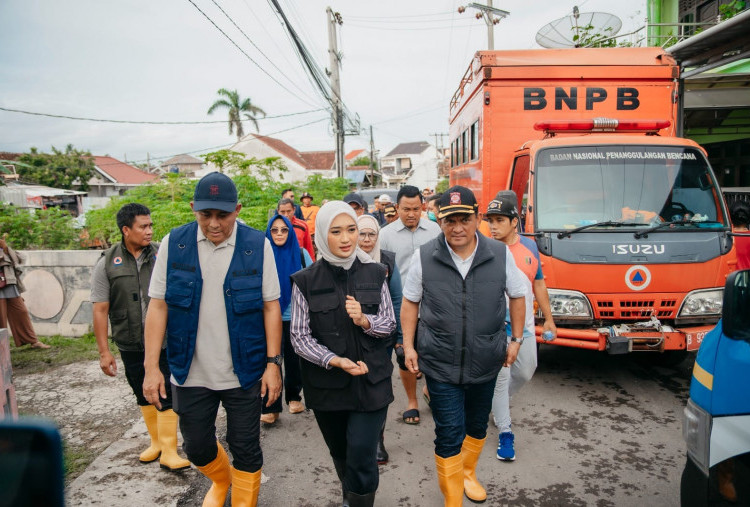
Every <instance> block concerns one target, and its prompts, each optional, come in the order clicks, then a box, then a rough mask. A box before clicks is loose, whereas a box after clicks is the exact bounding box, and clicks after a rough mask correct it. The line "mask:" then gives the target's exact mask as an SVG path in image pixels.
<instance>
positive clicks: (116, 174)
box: [94, 156, 159, 185]
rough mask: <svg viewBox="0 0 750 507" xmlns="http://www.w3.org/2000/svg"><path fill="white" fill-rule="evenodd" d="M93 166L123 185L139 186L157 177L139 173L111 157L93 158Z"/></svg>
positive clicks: (139, 171) (134, 168)
mask: <svg viewBox="0 0 750 507" xmlns="http://www.w3.org/2000/svg"><path fill="white" fill-rule="evenodd" d="M94 164H95V165H96V167H97V168H98V169H99V170H100V171H102V172H104V173H106V174H107V175H108V176H109V177H110V178H112V179H114V180H115V181H116V182H117V183H121V184H124V185H140V184H143V183H148V182H149V181H153V180H155V179H157V178H159V176H157V175H156V174H149V173H147V172H144V171H141V170H140V169H138V168H136V167H133V166H132V165H128V164H126V163H125V162H120V161H119V160H117V159H116V158H112V157H96V156H95V157H94Z"/></svg>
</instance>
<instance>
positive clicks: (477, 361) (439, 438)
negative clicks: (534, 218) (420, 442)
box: [401, 186, 526, 507]
mask: <svg viewBox="0 0 750 507" xmlns="http://www.w3.org/2000/svg"><path fill="white" fill-rule="evenodd" d="M438 218H439V219H440V228H441V230H442V233H441V234H440V235H439V236H438V237H437V238H435V239H433V240H431V241H430V242H428V243H425V244H424V245H422V246H421V247H420V249H419V251H417V252H415V253H414V256H413V257H412V260H411V267H410V268H409V273H408V275H407V279H406V282H405V284H404V299H403V303H402V307H401V327H402V330H403V335H404V355H405V360H406V365H407V367H408V368H409V370H410V371H411V372H412V373H417V372H419V371H422V372H423V373H424V375H425V378H426V380H427V388H428V390H429V393H430V407H431V408H432V417H433V419H434V421H435V463H436V466H437V473H438V482H439V484H440V490H441V491H442V493H443V496H444V497H445V506H446V507H458V506H460V505H462V501H463V495H464V493H466V496H467V497H468V498H469V500H472V501H474V502H483V501H485V500H486V498H487V493H486V491H485V490H484V488H483V487H482V485H481V484H480V483H479V481H478V480H477V476H476V466H477V462H478V461H479V455H480V454H481V452H482V447H483V445H484V441H485V438H486V436H487V420H488V417H489V414H490V409H491V407H492V396H493V393H494V389H495V381H496V379H497V374H498V372H499V371H500V368H502V367H503V366H506V367H507V366H510V363H512V361H513V360H514V358H513V357H507V358H506V335H505V298H504V297H503V295H504V294H507V295H508V297H509V300H510V306H509V309H510V319H511V330H512V338H511V341H518V340H520V339H521V337H522V336H523V325H524V317H525V313H526V309H525V298H524V293H525V289H524V285H523V276H524V275H523V274H522V273H521V272H520V271H519V270H518V268H517V267H516V264H515V262H514V261H513V256H512V255H511V254H510V252H509V251H508V247H507V246H505V244H500V243H499V242H497V241H494V240H492V239H489V238H486V237H484V236H483V235H481V234H477V223H478V218H477V201H476V198H475V197H474V194H473V193H472V192H471V190H469V189H468V188H465V187H460V186H455V187H452V188H450V189H449V190H448V191H447V192H445V193H444V194H443V196H442V197H441V198H440V212H439V214H438ZM418 317H419V326H417V321H418ZM417 327H418V328H419V329H418V330H417ZM415 335H416V340H415ZM415 342H416V348H415Z"/></svg>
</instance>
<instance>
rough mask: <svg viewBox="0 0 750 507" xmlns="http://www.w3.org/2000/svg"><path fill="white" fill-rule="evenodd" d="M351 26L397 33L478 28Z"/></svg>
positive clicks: (462, 25)
mask: <svg viewBox="0 0 750 507" xmlns="http://www.w3.org/2000/svg"><path fill="white" fill-rule="evenodd" d="M349 26H353V27H355V28H362V29H364V30H388V31H395V32H403V31H409V32H413V31H415V30H418V31H423V30H453V29H454V28H473V27H476V26H478V25H477V24H476V23H471V24H461V25H455V26H453V25H445V26H427V27H425V26H418V27H408V26H405V27H401V28H396V27H393V28H391V27H384V26H371V25H363V24H359V23H349Z"/></svg>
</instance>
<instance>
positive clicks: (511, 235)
mask: <svg viewBox="0 0 750 507" xmlns="http://www.w3.org/2000/svg"><path fill="white" fill-rule="evenodd" d="M485 216H486V217H487V221H488V222H489V226H490V230H491V231H492V237H493V238H494V239H496V240H498V241H502V242H503V243H505V245H506V246H507V247H508V249H509V250H510V253H511V254H512V255H513V259H514V261H515V263H516V266H517V267H518V269H520V270H521V272H522V273H523V274H524V275H526V277H525V279H524V282H525V283H524V286H525V287H526V296H525V297H526V323H525V325H524V330H523V337H522V339H521V341H520V342H513V343H509V344H508V356H509V357H512V356H515V357H516V360H515V361H514V362H513V365H512V366H511V367H510V368H503V369H502V370H500V373H499V374H498V377H497V383H496V384H495V394H494V396H493V398H492V413H493V415H494V420H495V425H496V426H497V428H498V430H499V436H498V445H497V459H499V460H501V461H514V460H515V459H516V451H515V447H514V440H515V437H514V435H513V432H512V430H511V417H510V399H511V397H513V395H514V394H516V393H517V392H518V391H519V390H520V389H521V388H522V387H523V386H524V385H525V384H526V382H528V381H529V380H531V377H532V376H533V375H534V371H535V370H536V365H537V357H536V332H535V331H534V329H535V324H534V297H536V301H537V303H538V305H539V308H540V309H541V310H542V315H544V332H549V333H551V336H552V339H555V337H556V336H557V327H555V322H554V320H553V319H552V309H551V308H550V304H549V294H548V293H547V285H546V284H545V283H544V274H543V273H542V265H541V261H540V259H539V250H538V249H537V246H536V243H535V242H534V241H532V240H531V239H529V238H526V237H524V236H521V235H520V234H519V233H518V220H519V214H518V199H517V198H516V193H515V192H513V191H512V190H506V191H500V192H498V193H497V195H496V196H495V199H494V200H492V201H490V204H489V205H488V207H487V213H485ZM532 291H533V294H534V297H532V294H531V293H532ZM506 320H508V319H507V318H506Z"/></svg>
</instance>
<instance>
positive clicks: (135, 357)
mask: <svg viewBox="0 0 750 507" xmlns="http://www.w3.org/2000/svg"><path fill="white" fill-rule="evenodd" d="M120 358H121V359H122V364H123V365H124V366H125V378H126V379H128V384H130V388H131V389H132V390H133V394H135V399H136V400H137V401H138V406H139V407H145V406H147V405H150V403H149V402H148V401H146V398H144V397H143V377H144V376H145V375H146V370H145V368H144V367H143V360H144V358H145V352H130V351H127V350H121V351H120ZM159 369H160V370H161V374H162V375H164V388H165V389H166V391H167V397H166V399H163V400H161V410H162V411H164V410H169V409H170V408H172V384H171V383H170V382H169V377H171V376H172V374H171V373H170V372H169V363H168V362H167V349H161V354H159Z"/></svg>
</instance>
